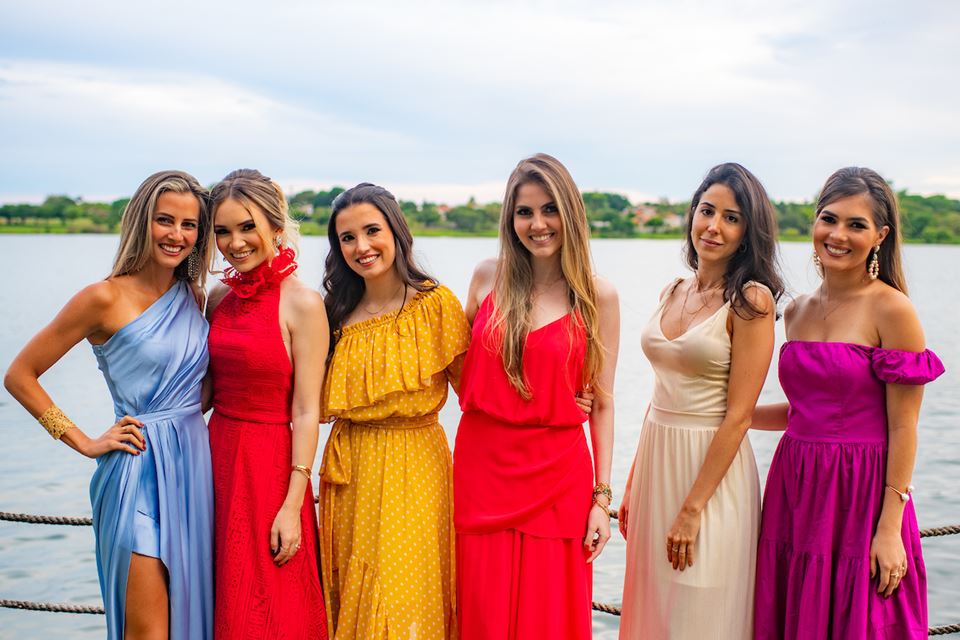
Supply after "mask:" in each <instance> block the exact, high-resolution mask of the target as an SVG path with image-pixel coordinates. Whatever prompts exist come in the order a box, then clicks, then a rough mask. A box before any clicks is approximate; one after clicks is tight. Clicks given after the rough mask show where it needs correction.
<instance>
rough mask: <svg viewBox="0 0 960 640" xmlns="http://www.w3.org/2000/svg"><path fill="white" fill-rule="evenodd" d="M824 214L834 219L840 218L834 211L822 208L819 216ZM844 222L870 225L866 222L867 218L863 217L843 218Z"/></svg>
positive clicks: (868, 221)
mask: <svg viewBox="0 0 960 640" xmlns="http://www.w3.org/2000/svg"><path fill="white" fill-rule="evenodd" d="M824 213H827V214H829V215H831V216H833V217H834V218H840V217H841V216H840V214H838V213H836V212H834V211H831V210H830V209H827V208H826V207H824V208H823V209H822V210H821V211H820V215H823V214H824ZM845 220H846V221H847V222H863V223H866V224H869V223H870V220H868V219H867V218H864V217H863V216H853V217H850V218H845Z"/></svg>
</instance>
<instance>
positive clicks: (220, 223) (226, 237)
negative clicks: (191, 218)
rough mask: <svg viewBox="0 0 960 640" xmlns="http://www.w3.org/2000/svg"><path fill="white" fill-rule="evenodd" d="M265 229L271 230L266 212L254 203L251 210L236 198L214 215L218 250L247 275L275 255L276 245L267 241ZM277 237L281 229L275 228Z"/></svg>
mask: <svg viewBox="0 0 960 640" xmlns="http://www.w3.org/2000/svg"><path fill="white" fill-rule="evenodd" d="M261 229H271V226H270V223H269V222H268V221H267V217H266V216H265V215H264V213H263V212H262V211H261V210H260V208H259V207H257V206H256V205H254V204H251V205H250V206H249V207H247V206H244V203H242V202H240V201H239V200H237V199H235V198H227V199H226V200H224V201H223V202H222V203H220V205H219V206H218V207H217V210H216V212H215V213H214V216H213V233H214V235H215V236H216V239H217V249H218V250H219V251H220V253H221V255H223V257H224V259H225V260H226V261H227V262H229V263H230V266H231V267H233V268H234V269H236V270H237V271H239V272H240V273H245V272H247V271H250V270H251V269H254V268H256V267H258V266H259V265H260V264H262V263H263V261H264V260H269V259H271V258H273V256H274V253H275V252H274V249H273V244H272V243H271V242H267V241H264V238H263V235H262V234H261V232H260V230H261ZM271 231H272V233H273V234H277V233H279V232H280V230H279V229H275V228H274V229H271Z"/></svg>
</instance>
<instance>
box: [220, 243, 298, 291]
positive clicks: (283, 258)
mask: <svg viewBox="0 0 960 640" xmlns="http://www.w3.org/2000/svg"><path fill="white" fill-rule="evenodd" d="M296 270H297V262H296V261H295V260H294V253H293V249H291V248H289V247H281V248H280V251H279V252H278V253H277V255H276V256H274V258H273V260H271V261H270V262H269V263H267V261H266V260H264V261H263V262H262V263H261V264H259V265H257V266H256V267H254V268H253V269H251V270H250V271H247V272H243V273H242V272H240V271H237V270H236V269H234V268H233V267H227V268H226V269H224V270H223V278H221V279H220V282H222V283H223V284H225V285H227V286H229V287H230V288H231V289H233V292H234V293H236V294H237V295H238V296H239V297H241V298H252V297H253V296H254V295H256V293H257V291H259V290H260V289H262V288H263V287H264V286H265V285H268V284H274V283H276V282H280V281H281V280H283V279H284V278H286V277H287V276H288V275H290V274H291V273H293V272H294V271H296Z"/></svg>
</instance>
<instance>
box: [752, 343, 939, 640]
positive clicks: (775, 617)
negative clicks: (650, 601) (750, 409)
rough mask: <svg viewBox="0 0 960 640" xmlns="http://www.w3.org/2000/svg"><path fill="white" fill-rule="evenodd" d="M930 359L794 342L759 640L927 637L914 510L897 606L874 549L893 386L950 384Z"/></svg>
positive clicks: (786, 366)
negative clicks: (874, 562)
mask: <svg viewBox="0 0 960 640" xmlns="http://www.w3.org/2000/svg"><path fill="white" fill-rule="evenodd" d="M943 370H944V369H943V364H942V363H941V362H940V360H939V359H938V358H937V356H936V355H935V354H934V353H933V352H931V351H929V350H928V351H923V352H921V353H914V352H909V351H897V350H891V349H881V348H877V347H869V346H863V345H857V344H849V343H840V342H796V341H793V342H787V343H786V344H785V345H783V348H782V349H781V352H780V384H781V385H782V386H783V390H784V392H785V393H786V395H787V398H788V400H789V402H790V413H789V419H788V423H787V431H786V433H785V434H784V436H783V439H782V440H781V441H780V445H779V446H778V447H777V452H776V454H775V455H774V458H773V463H772V464H771V466H770V472H769V474H768V476H767V485H766V490H765V491H764V496H763V513H762V516H761V527H760V542H759V546H758V550H757V580H756V592H755V593H756V600H755V602H756V606H755V608H754V612H755V613H754V615H755V623H756V624H755V633H756V638H758V639H765V638H771V639H772V638H777V639H781V638H783V639H786V640H792V639H801V638H802V639H808V638H809V639H814V638H815V639H817V640H821V639H824V638H836V639H840V638H842V639H843V640H857V639H863V638H876V639H889V640H894V639H896V640H905V639H909V638H926V637H927V581H926V569H925V568H924V565H923V557H922V555H921V551H920V535H919V531H918V528H917V516H916V513H915V512H914V509H913V501H910V502H907V503H906V505H905V508H904V512H903V525H902V527H901V532H902V536H903V545H904V547H905V548H906V552H907V564H908V570H907V574H906V576H905V577H904V579H903V581H902V582H901V583H900V587H899V588H898V589H897V590H896V591H895V592H894V594H893V595H892V596H891V597H890V598H884V597H883V596H882V595H880V594H878V593H877V581H876V579H871V578H870V543H871V541H872V539H873V535H874V532H875V531H876V527H877V522H878V520H879V518H880V510H881V507H882V504H883V498H884V487H885V485H886V482H885V477H886V461H887V415H886V385H887V384H925V383H927V382H930V381H931V380H933V379H935V378H937V377H938V376H939V375H940V374H941V373H943Z"/></svg>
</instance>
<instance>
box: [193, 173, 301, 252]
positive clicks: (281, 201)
mask: <svg viewBox="0 0 960 640" xmlns="http://www.w3.org/2000/svg"><path fill="white" fill-rule="evenodd" d="M231 199H232V200H236V201H237V202H239V203H240V204H242V205H243V207H244V209H246V210H247V212H248V213H250V217H251V218H253V221H254V223H255V224H256V225H257V235H259V236H260V240H261V241H262V242H263V244H264V246H265V247H268V248H269V249H273V248H274V244H273V242H274V241H273V238H274V236H275V235H277V234H276V232H275V231H274V229H278V230H279V231H280V233H279V236H280V242H281V244H282V245H284V246H286V247H289V248H290V249H292V250H293V252H294V255H296V253H297V242H298V241H299V240H300V223H298V222H297V221H296V220H294V219H293V218H291V217H290V212H289V209H288V207H287V198H286V196H284V195H283V189H282V188H280V185H279V184H277V183H276V182H274V181H273V180H271V179H270V178H268V177H267V176H265V175H263V174H262V173H260V172H259V171H257V170H256V169H237V170H236V171H231V172H230V173H228V174H227V175H226V176H225V177H224V178H223V180H221V181H220V182H218V183H217V184H216V185H214V187H213V189H211V190H210V202H211V204H210V208H211V209H212V210H213V215H214V217H215V216H216V213H217V208H218V207H219V206H220V205H221V204H223V203H224V202H226V201H227V200H231ZM252 207H256V208H258V209H259V210H260V211H262V212H263V215H264V217H265V218H266V219H267V222H268V223H269V224H270V227H271V228H269V229H265V228H263V225H262V224H261V223H259V222H258V221H257V216H254V215H253V209H252Z"/></svg>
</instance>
